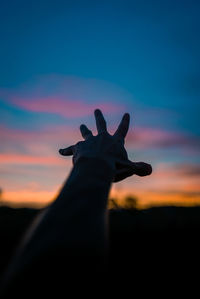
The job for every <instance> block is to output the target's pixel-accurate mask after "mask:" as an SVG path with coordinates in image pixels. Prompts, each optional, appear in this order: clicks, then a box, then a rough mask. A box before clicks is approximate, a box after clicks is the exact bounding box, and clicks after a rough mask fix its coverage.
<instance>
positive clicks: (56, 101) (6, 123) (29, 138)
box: [0, 0, 200, 207]
mask: <svg viewBox="0 0 200 299" xmlns="http://www.w3.org/2000/svg"><path fill="white" fill-rule="evenodd" d="M199 10H200V1H192V0H190V1H189V0H188V1H184V0H182V1H181V0H180V1H177V0H173V1H172V0H166V1H154V0H151V1H147V0H146V1H142V0H140V1H139V0H138V1H134V0H132V1H126V0H123V1H122V0H121V1H109V0H107V1H103V0H101V1H87V0H85V1H80V0H79V1H76V0H73V1H67V0H65V1H64V0H63V1H61V0H57V1H50V0H48V1H47V0H46V1H43V0H40V1H39V0H36V1H25V0H24V1H21V0H18V1H3V2H1V4H0V24H1V26H0V40H1V46H0V187H1V188H2V190H3V194H2V198H1V202H2V204H5V203H6V204H12V205H13V204H14V205H15V206H38V207H40V206H45V205H47V204H48V203H50V202H51V201H52V200H53V199H54V198H55V196H56V194H57V193H58V191H59V189H60V188H61V186H62V184H63V182H64V180H65V179H66V177H67V176H68V174H69V172H70V169H71V167H72V162H71V158H70V157H66V158H65V157H61V156H59V154H58V149H59V148H63V147H66V146H69V145H71V144H74V143H76V142H77V141H80V140H81V139H82V138H81V135H80V132H79V126H80V124H82V123H85V124H86V125H88V127H89V128H90V129H93V130H94V132H96V129H95V121H94V116H93V111H94V109H95V108H100V109H102V111H103V113H104V115H105V118H106V120H107V123H108V128H109V130H110V132H111V133H112V132H114V130H115V128H116V126H117V125H118V123H119V121H120V119H121V116H122V115H123V113H125V112H129V113H130V115H131V124H130V130H129V133H128V135H127V139H126V148H127V152H128V155H129V158H130V159H131V160H133V161H144V162H147V163H151V164H152V167H153V174H152V175H151V176H149V177H145V178H140V177H136V176H133V177H131V178H128V179H127V180H125V181H123V182H121V183H117V184H115V185H113V187H112V190H111V196H114V197H117V198H119V199H121V198H123V197H124V196H126V195H134V196H136V197H137V198H138V204H139V207H147V206H151V205H163V204H176V205H195V204H200V184H199V181H200V180H199V179H200V126H199V112H200V38H199V36H200V18H199Z"/></svg>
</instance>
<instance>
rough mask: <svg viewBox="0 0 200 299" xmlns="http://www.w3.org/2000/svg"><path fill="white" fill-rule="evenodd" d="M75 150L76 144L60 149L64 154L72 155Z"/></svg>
mask: <svg viewBox="0 0 200 299" xmlns="http://www.w3.org/2000/svg"><path fill="white" fill-rule="evenodd" d="M73 152H74V145H71V146H69V147H67V148H63V149H62V148H61V149H59V153H60V154H61V155H62V156H71V155H73Z"/></svg>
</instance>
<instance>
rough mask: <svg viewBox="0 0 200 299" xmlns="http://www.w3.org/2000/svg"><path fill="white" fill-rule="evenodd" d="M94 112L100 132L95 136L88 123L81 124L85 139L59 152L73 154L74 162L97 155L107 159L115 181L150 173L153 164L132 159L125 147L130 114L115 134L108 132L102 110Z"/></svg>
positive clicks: (126, 115)
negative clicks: (129, 157)
mask: <svg viewBox="0 0 200 299" xmlns="http://www.w3.org/2000/svg"><path fill="white" fill-rule="evenodd" d="M94 114H95V120H96V126H97V132H98V134H97V135H96V136H94V135H93V134H92V132H91V131H90V130H89V129H88V128H87V126H86V125H81V126H80V131H81V134H82V136H83V138H84V141H80V142H78V143H76V144H75V145H72V146H69V147H67V148H65V149H60V150H59V153H60V154H61V155H63V156H70V155H73V164H76V162H77V161H78V160H79V158H81V157H96V158H101V159H103V160H106V161H107V163H109V164H110V165H111V167H113V170H114V173H115V175H114V179H113V181H114V182H118V181H121V180H123V179H125V178H127V177H129V176H132V175H133V174H136V175H139V176H146V175H150V174H151V172H152V167H151V165H150V164H147V163H144V162H132V161H130V160H129V159H128V155H127V152H126V150H125V148H124V139H125V137H126V134H127V132H128V129H129V122H130V116H129V114H128V113H125V114H124V116H123V118H122V120H121V122H120V124H119V126H118V128H117V130H116V132H115V133H114V135H110V134H109V133H108V131H107V126H106V121H105V119H104V116H103V114H102V112H101V110H99V109H97V110H95V112H94Z"/></svg>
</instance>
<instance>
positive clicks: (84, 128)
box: [80, 125, 93, 139]
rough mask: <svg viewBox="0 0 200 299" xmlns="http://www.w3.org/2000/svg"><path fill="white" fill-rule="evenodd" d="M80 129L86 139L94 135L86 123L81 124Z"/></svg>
mask: <svg viewBox="0 0 200 299" xmlns="http://www.w3.org/2000/svg"><path fill="white" fill-rule="evenodd" d="M80 131H81V135H82V136H83V138H84V139H88V138H89V137H90V136H93V135H92V132H91V131H90V130H89V129H88V128H87V126H86V125H81V126H80Z"/></svg>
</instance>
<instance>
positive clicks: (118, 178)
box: [113, 168, 134, 183]
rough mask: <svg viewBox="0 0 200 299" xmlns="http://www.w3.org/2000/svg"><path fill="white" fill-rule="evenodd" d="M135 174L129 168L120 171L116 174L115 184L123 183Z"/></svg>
mask: <svg viewBox="0 0 200 299" xmlns="http://www.w3.org/2000/svg"><path fill="white" fill-rule="evenodd" d="M133 174H134V173H133V170H132V169H131V168H129V169H127V168H122V169H119V170H117V171H116V173H115V177H114V180H113V182H115V183H116V182H119V181H122V180H124V179H126V178H127V177H129V176H132V175H133Z"/></svg>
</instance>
